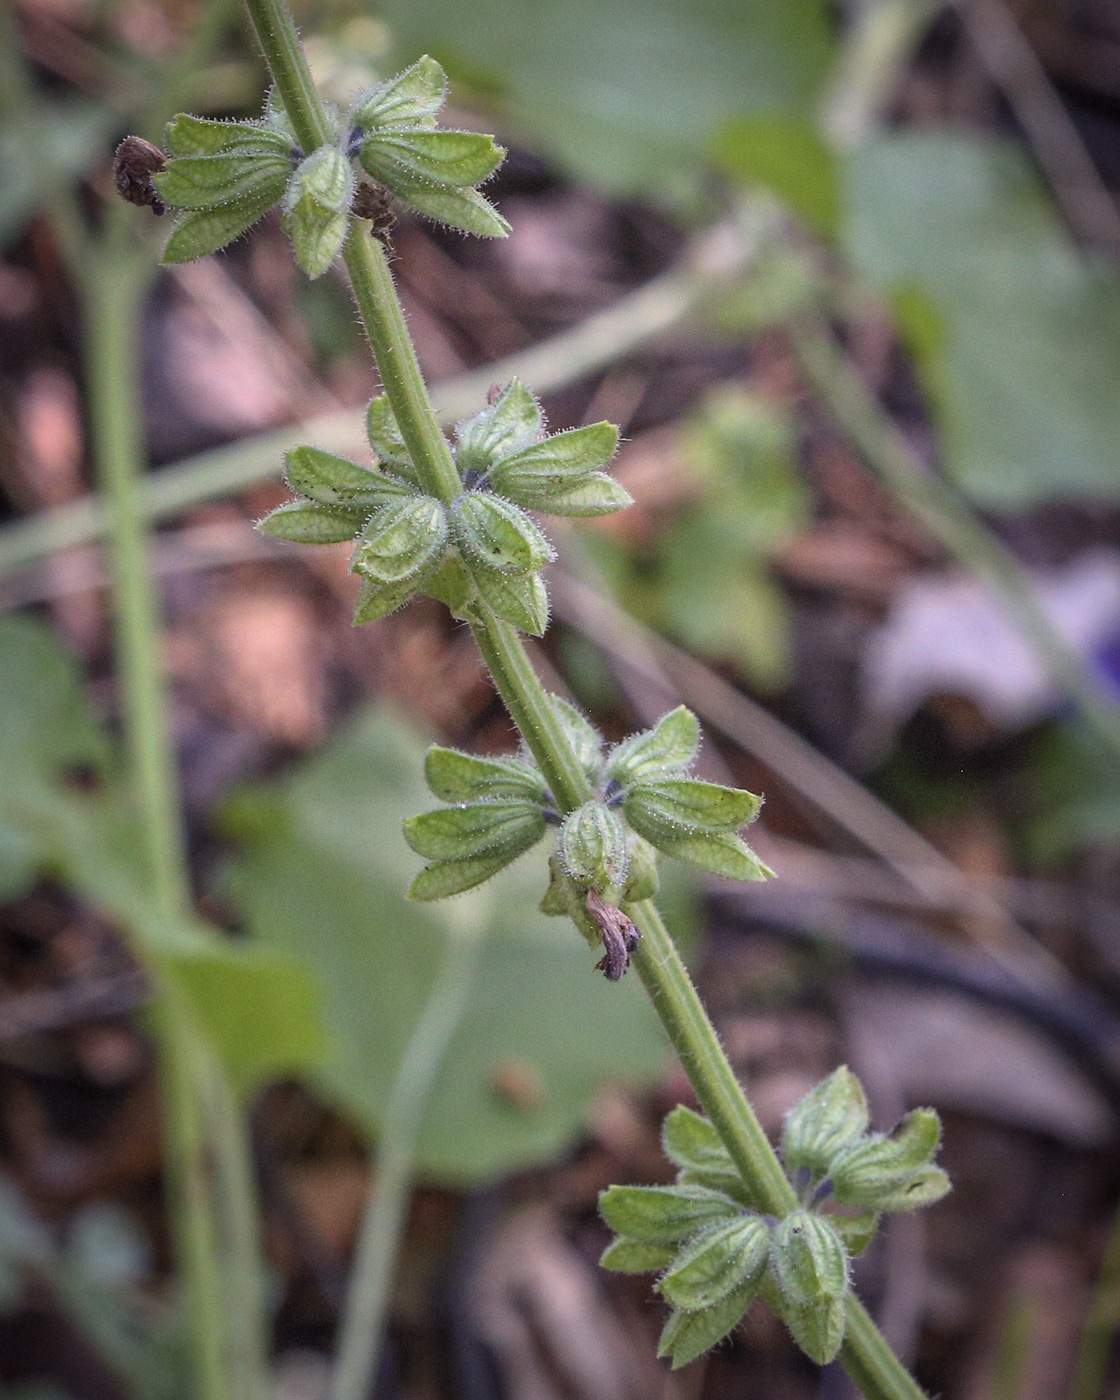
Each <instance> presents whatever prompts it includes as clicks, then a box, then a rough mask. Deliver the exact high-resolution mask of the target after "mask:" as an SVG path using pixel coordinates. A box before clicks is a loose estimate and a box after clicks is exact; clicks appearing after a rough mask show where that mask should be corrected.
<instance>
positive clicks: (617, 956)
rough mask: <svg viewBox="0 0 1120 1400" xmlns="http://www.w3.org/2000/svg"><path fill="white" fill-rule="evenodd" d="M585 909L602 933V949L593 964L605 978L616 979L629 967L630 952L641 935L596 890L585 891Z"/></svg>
mask: <svg viewBox="0 0 1120 1400" xmlns="http://www.w3.org/2000/svg"><path fill="white" fill-rule="evenodd" d="M587 912H588V913H589V914H590V915H591V917H592V918H593V919H594V920H595V926H596V927H597V928H598V930H599V932H600V933H601V934H602V935H603V949H604V952H603V956H602V957H601V958H600V959H599V961H598V962H597V963H596V964H595V967H596V970H597V971H599V972H601V973H602V974H603V975H604V977H606V979H607V981H608V982H617V981H618V979H619V978H620V977H621V976H622V974H623V973H624V972H625V971H626V970H627V969H628V968H629V966H630V954H631V953H632V952H633V951H634V949H635V948H636V947H637V946H638V944H639V942H640V941H641V937H642V935H641V934H640V933H639V932H638V930H637V928H636V927H635V926H634V924H633V923H631V921H630V920H629V919H628V918H627V917H626V915H625V914H624V913H623V912H622V910H621V909H616V908H615V906H614V905H613V904H611V903H610V902H609V901H608V900H606V899H604V898H603V896H602V895H601V894H600V893H599V892H598V891H597V890H588V892H587Z"/></svg>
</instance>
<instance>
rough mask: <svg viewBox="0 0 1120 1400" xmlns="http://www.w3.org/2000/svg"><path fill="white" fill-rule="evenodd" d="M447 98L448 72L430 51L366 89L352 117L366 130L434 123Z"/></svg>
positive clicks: (356, 124)
mask: <svg viewBox="0 0 1120 1400" xmlns="http://www.w3.org/2000/svg"><path fill="white" fill-rule="evenodd" d="M446 100H447V76H446V74H445V73H444V71H443V69H442V68H441V67H440V66H439V64H438V63H437V62H436V61H435V59H434V58H429V57H428V55H427V54H425V55H424V56H423V58H420V59H418V60H417V61H416V62H415V63H414V64H413V65H412V66H411V68H406V69H405V71H404V72H403V73H398V74H397V76H396V77H395V78H390V79H389V80H388V82H384V83H379V84H378V85H377V86H376V87H375V88H373V89H372V90H371V91H370V92H368V93H363V94H362V96H361V97H359V98H358V100H357V101H356V102H355V104H354V108H353V111H352V112H351V114H350V119H351V121H352V122H353V123H354V125H355V126H358V127H361V129H362V130H363V131H369V130H371V129H372V128H375V127H376V128H378V129H379V130H392V129H393V128H394V127H416V126H420V127H429V128H430V127H433V126H435V120H436V114H437V113H438V112H439V109H440V108H441V107H442V106H443V104H444V102H445V101H446Z"/></svg>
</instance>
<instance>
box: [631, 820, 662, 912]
mask: <svg viewBox="0 0 1120 1400" xmlns="http://www.w3.org/2000/svg"><path fill="white" fill-rule="evenodd" d="M628 849H629V852H630V864H629V867H628V868H627V872H626V884H625V886H624V887H623V891H622V898H623V901H624V902H625V903H627V904H637V903H639V902H640V901H641V900H643V899H652V898H653V897H654V895H656V893H657V891H658V890H659V889H660V888H661V877H660V876H659V875H658V873H657V852H656V851H655V850H654V849H653V847H652V846H651V845H650V844H649V842H648V841H644V840H643V839H642V838H641V837H640V836H639V835H638V834H637V833H636V832H631V833H630V837H629V842H628Z"/></svg>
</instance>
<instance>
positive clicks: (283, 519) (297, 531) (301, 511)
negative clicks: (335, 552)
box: [256, 501, 369, 544]
mask: <svg viewBox="0 0 1120 1400" xmlns="http://www.w3.org/2000/svg"><path fill="white" fill-rule="evenodd" d="M368 519H369V511H368V510H332V509H330V507H328V506H321V505H319V504H318V503H317V502H315V501H285V502H284V504H283V505H282V506H277V507H276V509H275V510H273V511H270V512H269V513H268V514H267V515H266V516H265V517H264V519H263V520H258V521H257V525H256V528H257V529H258V530H259V531H260V532H261V534H262V535H271V536H272V537H273V539H277V540H291V542H292V543H293V544H342V543H343V541H345V540H355V539H357V538H358V536H359V535H360V534H361V532H362V530H363V528H364V526H365V523H366V521H367V520H368Z"/></svg>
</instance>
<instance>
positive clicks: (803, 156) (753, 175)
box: [712, 113, 840, 235]
mask: <svg viewBox="0 0 1120 1400" xmlns="http://www.w3.org/2000/svg"><path fill="white" fill-rule="evenodd" d="M712 153H713V155H714V156H715V159H716V161H717V163H718V164H719V166H720V168H721V169H722V170H723V171H725V172H726V173H727V174H728V175H730V176H731V178H732V179H734V180H736V181H739V182H740V183H742V184H745V185H748V186H752V187H758V186H761V187H762V188H763V189H768V190H770V191H772V192H773V193H774V194H776V195H778V196H779V198H781V199H783V200H785V202H786V203H787V204H789V205H790V207H791V208H792V209H793V210H794V211H795V212H796V213H798V214H800V215H801V217H802V218H803V219H804V220H805V221H806V222H807V223H808V224H809V226H810V227H811V228H812V229H813V230H814V231H815V232H817V233H821V234H827V235H831V234H834V233H835V232H836V229H837V224H838V222H839V216H840V191H839V181H838V172H837V169H836V157H835V156H834V155H833V153H832V152H831V151H830V150H829V149H828V147H827V146H826V145H825V144H824V142H823V141H822V140H821V138H820V136H819V135H818V133H817V130H816V128H815V126H814V125H813V123H812V122H810V121H806V120H803V119H799V118H790V117H781V116H778V115H776V114H765V113H760V114H758V115H757V116H753V117H737V118H733V119H732V120H731V121H729V122H726V123H724V125H723V126H722V127H721V128H720V130H719V132H718V134H717V136H716V139H715V141H714V143H713V146H712Z"/></svg>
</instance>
